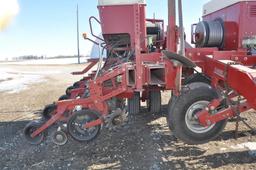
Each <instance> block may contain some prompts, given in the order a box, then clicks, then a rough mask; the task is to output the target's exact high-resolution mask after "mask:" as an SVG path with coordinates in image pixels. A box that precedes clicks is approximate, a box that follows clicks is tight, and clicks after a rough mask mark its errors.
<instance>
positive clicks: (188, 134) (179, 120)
mask: <svg viewBox="0 0 256 170" xmlns="http://www.w3.org/2000/svg"><path fill="white" fill-rule="evenodd" d="M188 86H191V89H190V90H188V91H186V92H185V93H182V95H181V96H179V97H177V99H176V101H175V103H173V106H172V108H171V110H169V113H168V123H169V127H170V129H171V130H172V131H173V133H174V135H175V136H176V137H177V138H179V139H181V140H182V141H184V142H185V143H188V144H202V143H206V142H208V141H210V140H212V139H214V138H216V137H217V136H218V135H219V134H220V133H221V132H222V130H223V129H224V128H225V126H226V123H227V121H226V120H223V121H220V122H218V123H215V124H212V125H210V126H207V127H204V126H202V125H201V124H199V121H198V119H197V118H196V114H197V113H198V112H200V111H202V110H203V109H205V108H206V107H207V106H208V104H209V103H210V102H211V101H212V100H213V99H216V98H218V95H217V93H216V91H215V90H214V89H212V88H211V86H209V85H207V84H204V83H192V84H190V85H188ZM216 112H217V111H215V112H213V114H214V113H216Z"/></svg>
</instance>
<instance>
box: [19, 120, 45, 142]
mask: <svg viewBox="0 0 256 170" xmlns="http://www.w3.org/2000/svg"><path fill="white" fill-rule="evenodd" d="M43 124H44V122H43V121H32V122H30V123H28V124H27V125H26V126H25V128H24V130H23V134H24V136H25V139H26V140H27V141H28V143H30V144H32V145H39V144H40V143H42V142H43V140H44V139H45V136H46V132H45V131H43V132H42V133H40V134H39V135H37V136H36V137H34V138H32V137H31V134H32V133H33V132H35V131H36V130H37V129H38V128H39V127H41V126H42V125H43Z"/></svg>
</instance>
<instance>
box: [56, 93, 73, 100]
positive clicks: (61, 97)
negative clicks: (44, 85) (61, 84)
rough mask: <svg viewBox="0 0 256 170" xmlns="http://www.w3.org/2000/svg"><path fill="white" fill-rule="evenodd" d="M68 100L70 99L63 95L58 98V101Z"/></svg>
mask: <svg viewBox="0 0 256 170" xmlns="http://www.w3.org/2000/svg"><path fill="white" fill-rule="evenodd" d="M68 99H70V97H69V96H68V95H66V94H64V95H62V96H60V98H59V99H58V101H62V100H68Z"/></svg>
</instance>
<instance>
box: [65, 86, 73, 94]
mask: <svg viewBox="0 0 256 170" xmlns="http://www.w3.org/2000/svg"><path fill="white" fill-rule="evenodd" d="M73 89H75V88H74V87H73V86H69V87H68V88H67V89H66V95H68V96H69V95H70V91H71V90H73Z"/></svg>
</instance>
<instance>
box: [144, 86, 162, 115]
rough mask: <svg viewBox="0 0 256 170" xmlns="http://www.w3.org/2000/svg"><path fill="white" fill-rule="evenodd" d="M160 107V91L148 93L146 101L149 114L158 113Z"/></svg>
mask: <svg viewBox="0 0 256 170" xmlns="http://www.w3.org/2000/svg"><path fill="white" fill-rule="evenodd" d="M161 106H162V103H161V91H160V90H158V91H150V92H149V96H148V100H147V107H148V111H149V112H150V113H160V111H161Z"/></svg>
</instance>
